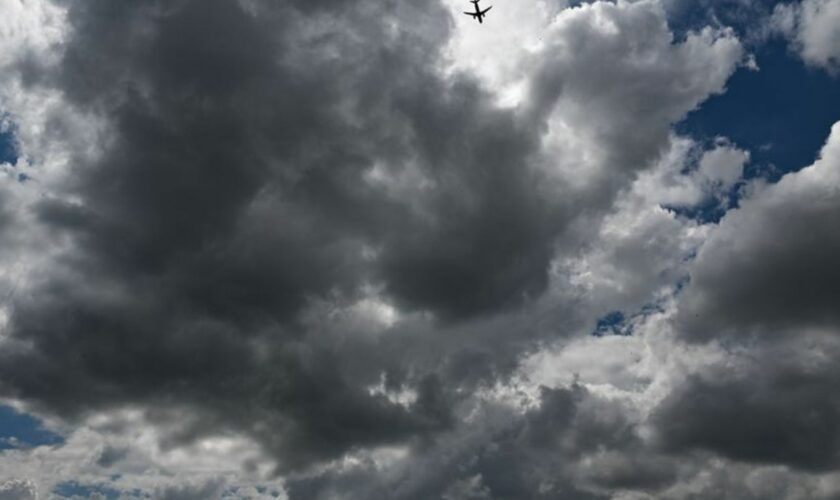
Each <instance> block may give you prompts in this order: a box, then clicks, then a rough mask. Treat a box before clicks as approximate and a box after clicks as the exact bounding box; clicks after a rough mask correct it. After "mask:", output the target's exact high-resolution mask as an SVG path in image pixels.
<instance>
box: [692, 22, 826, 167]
mask: <svg viewBox="0 0 840 500" xmlns="http://www.w3.org/2000/svg"><path fill="white" fill-rule="evenodd" d="M755 56H756V62H757V63H758V66H759V70H758V71H754V70H750V69H748V68H741V69H739V70H738V71H737V72H736V73H735V74H734V75H733V76H732V77H731V78H730V80H729V82H728V83H727V90H726V92H725V93H724V94H722V95H719V96H715V97H712V98H711V99H709V100H708V101H707V102H705V103H704V104H703V105H701V106H700V108H699V109H697V110H695V111H694V112H692V113H690V114H689V115H688V117H687V118H686V119H685V120H683V121H682V122H681V123H680V124H678V125H677V131H678V132H679V133H681V134H686V135H691V136H692V137H695V138H700V139H704V140H707V141H712V140H714V138H715V137H717V136H724V137H727V138H729V139H731V140H732V141H733V142H734V143H735V144H737V145H738V146H739V147H741V148H745V149H747V150H749V152H750V155H751V160H750V162H749V164H748V165H747V166H746V168H745V172H744V176H745V177H746V178H748V179H749V178H755V177H762V178H765V179H767V180H769V181H771V182H775V181H777V180H778V179H779V178H780V177H781V176H782V175H784V174H786V173H788V172H794V171H797V170H800V169H802V168H803V167H806V166H808V165H810V164H811V163H813V161H814V159H815V158H816V157H817V155H818V153H819V151H820V148H821V147H822V145H823V144H824V143H825V140H826V138H827V137H828V134H829V132H830V130H831V126H832V125H833V124H834V122H836V121H837V120H838V119H840V91H838V89H840V80H838V79H837V78H834V77H832V76H831V75H829V74H828V73H827V72H825V71H823V70H821V69H818V68H810V67H806V66H805V64H804V63H803V62H802V61H801V60H800V59H799V58H798V57H797V56H796V55H795V54H792V53H791V52H790V51H789V48H788V44H787V43H786V42H785V41H784V40H781V39H778V38H774V39H771V40H769V41H768V42H767V43H765V44H763V45H760V46H758V47H756V49H755Z"/></svg>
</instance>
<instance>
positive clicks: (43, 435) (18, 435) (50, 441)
mask: <svg viewBox="0 0 840 500" xmlns="http://www.w3.org/2000/svg"><path fill="white" fill-rule="evenodd" d="M62 443H64V438H62V437H61V436H60V435H58V434H55V433H53V432H50V431H49V430H47V429H45V428H44V426H43V424H42V422H41V421H40V420H38V419H37V418H35V417H33V416H32V415H28V414H26V413H21V412H18V411H17V410H15V409H14V408H12V407H10V406H0V452H2V450H9V449H15V448H31V447H35V446H43V445H60V444H62Z"/></svg>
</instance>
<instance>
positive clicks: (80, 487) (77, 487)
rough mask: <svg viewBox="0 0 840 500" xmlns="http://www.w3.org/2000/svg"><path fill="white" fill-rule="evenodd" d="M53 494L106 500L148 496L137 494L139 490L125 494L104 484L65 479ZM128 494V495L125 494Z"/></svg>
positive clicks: (62, 496) (67, 497)
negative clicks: (88, 483) (82, 482)
mask: <svg viewBox="0 0 840 500" xmlns="http://www.w3.org/2000/svg"><path fill="white" fill-rule="evenodd" d="M52 493H53V495H54V496H56V497H58V498H62V499H74V500H75V499H83V498H84V499H88V498H102V499H107V500H112V499H117V498H148V497H143V496H139V495H140V492H138V491H135V492H131V493H128V494H126V492H122V491H120V490H117V489H114V488H110V487H108V486H104V485H86V484H81V483H77V482H75V481H67V482H64V483H61V484H59V485H58V486H56V487H55V488H54V489H53V491H52ZM127 495H128V496H127Z"/></svg>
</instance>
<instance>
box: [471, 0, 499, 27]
mask: <svg viewBox="0 0 840 500" xmlns="http://www.w3.org/2000/svg"><path fill="white" fill-rule="evenodd" d="M470 2H471V3H472V4H473V5H474V6H475V12H464V14H466V15H468V16H472V18H473V19H478V22H479V23H484V16H485V15H487V11H488V10H490V8H491V7H493V6H492V5H491V6H490V7H487V8H486V9H484V10H481V9H479V8H478V2H479V0H470Z"/></svg>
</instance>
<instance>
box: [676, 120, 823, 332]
mask: <svg viewBox="0 0 840 500" xmlns="http://www.w3.org/2000/svg"><path fill="white" fill-rule="evenodd" d="M838 162H840V125H838V124H835V125H834V127H833V128H832V132H831V135H830V137H829V138H828V140H827V142H826V145H825V146H824V147H823V149H822V151H821V153H820V157H819V159H818V160H817V161H816V162H815V163H814V164H813V165H812V166H810V167H807V168H805V169H803V170H801V171H799V172H796V173H791V174H788V175H786V176H785V177H784V178H782V179H781V180H780V181H779V182H778V183H777V184H774V185H769V186H763V185H761V184H757V185H756V186H754V188H753V191H754V192H753V193H752V194H751V195H749V196H747V197H746V198H744V199H742V200H741V202H740V207H739V208H738V209H736V210H732V211H730V212H729V213H728V214H727V215H726V216H725V217H724V219H723V220H722V221H721V223H720V227H719V228H717V229H716V230H715V231H714V232H713V233H712V234H711V236H710V238H709V240H708V241H707V242H706V243H705V244H704V245H703V248H702V249H701V250H700V252H699V254H698V256H697V259H696V261H695V262H694V263H693V264H692V270H691V286H690V287H689V288H688V289H687V291H686V294H685V296H684V297H683V298H682V300H681V303H680V316H679V321H680V322H681V325H682V330H683V331H684V332H685V333H686V335H689V336H691V337H692V338H698V339H711V338H720V337H723V336H733V335H734V336H743V335H753V334H754V335H758V336H770V335H786V334H789V333H790V332H791V331H796V330H802V329H808V328H822V327H825V328H836V327H837V325H838V323H837V320H838V317H837V314H836V308H835V307H834V304H835V303H836V301H837V291H836V283H837V279H838V276H837V274H836V271H835V267H836V266H834V263H833V261H834V255H835V252H836V251H837V249H838V247H840V242H838V240H837V237H836V235H835V231H834V230H833V227H834V224H836V223H837V221H838V217H840V204H838V202H837V197H836V192H837V186H838V182H840V176H838V172H840V163H838Z"/></svg>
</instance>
